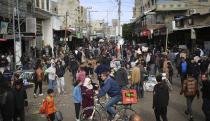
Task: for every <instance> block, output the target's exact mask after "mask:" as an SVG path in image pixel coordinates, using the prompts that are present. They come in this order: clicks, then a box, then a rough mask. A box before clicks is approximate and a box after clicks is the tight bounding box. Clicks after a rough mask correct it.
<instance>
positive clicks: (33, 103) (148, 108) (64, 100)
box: [26, 71, 204, 121]
mask: <svg viewBox="0 0 210 121" xmlns="http://www.w3.org/2000/svg"><path fill="white" fill-rule="evenodd" d="M70 75H71V74H70V73H69V72H68V71H67V72H66V74H65V80H66V91H67V94H66V95H62V96H56V98H55V100H56V104H57V109H58V110H61V111H62V113H63V116H64V121H75V118H74V117H75V113H74V105H73V100H72V89H73V86H72V81H71V79H72V77H71V76H70ZM177 80H178V79H175V81H174V85H173V88H174V89H173V91H172V92H171V93H170V103H169V106H168V119H169V121H187V116H186V115H185V114H184V110H185V108H186V100H185V98H184V96H180V95H179V92H180V88H179V87H180V83H179V81H177ZM46 90H47V85H46V84H45V85H44V92H46ZM27 92H28V97H29V108H28V110H27V114H26V121H46V118H45V117H44V116H42V115H40V114H37V112H38V109H39V107H40V106H41V102H42V100H43V98H44V97H38V98H33V89H32V88H31V89H28V90H27ZM45 96H46V93H45ZM201 101H202V100H201V99H197V98H195V100H194V102H193V115H194V118H195V120H194V121H204V116H203V114H202V110H201V104H202V102H201ZM133 108H134V109H135V110H136V111H137V112H139V113H140V114H141V116H142V117H143V120H144V121H155V116H154V112H153V110H152V93H150V92H146V93H145V98H143V99H140V100H139V102H138V104H136V105H134V106H133Z"/></svg>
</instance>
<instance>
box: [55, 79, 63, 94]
mask: <svg viewBox="0 0 210 121" xmlns="http://www.w3.org/2000/svg"><path fill="white" fill-rule="evenodd" d="M64 86H65V82H64V77H59V78H57V89H58V93H59V94H60V93H61V92H64Z"/></svg>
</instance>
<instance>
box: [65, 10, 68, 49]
mask: <svg viewBox="0 0 210 121" xmlns="http://www.w3.org/2000/svg"><path fill="white" fill-rule="evenodd" d="M67 25H68V12H67V11H66V15H65V37H64V44H65V45H64V48H65V51H66V49H67V47H66V46H67V42H66V37H67Z"/></svg>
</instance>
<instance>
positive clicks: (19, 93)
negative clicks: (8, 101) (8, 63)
mask: <svg viewBox="0 0 210 121" xmlns="http://www.w3.org/2000/svg"><path fill="white" fill-rule="evenodd" d="M22 82H23V80H22V79H19V80H17V81H16V82H15V88H14V90H13V94H14V98H15V99H14V101H15V103H14V104H15V112H14V119H13V120H14V121H17V118H18V117H19V118H20V120H21V121H25V111H24V107H25V106H28V101H27V93H26V90H25V89H24V87H23V83H22Z"/></svg>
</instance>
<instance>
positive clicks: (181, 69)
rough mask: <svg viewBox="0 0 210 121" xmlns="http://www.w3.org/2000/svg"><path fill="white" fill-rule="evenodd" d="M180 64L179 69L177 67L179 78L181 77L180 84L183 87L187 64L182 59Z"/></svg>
mask: <svg viewBox="0 0 210 121" xmlns="http://www.w3.org/2000/svg"><path fill="white" fill-rule="evenodd" d="M181 59H182V60H181V62H180V64H179V67H178V73H179V74H180V77H181V84H182V86H183V82H184V80H185V79H186V78H187V72H188V66H189V65H188V63H187V61H186V60H185V58H184V57H182V58H181Z"/></svg>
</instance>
